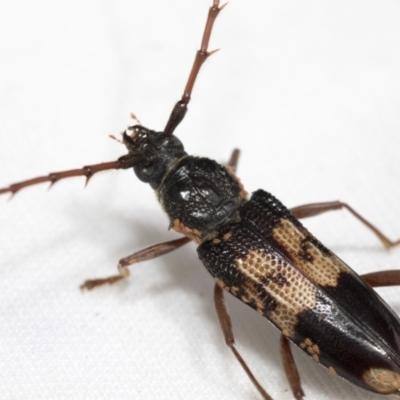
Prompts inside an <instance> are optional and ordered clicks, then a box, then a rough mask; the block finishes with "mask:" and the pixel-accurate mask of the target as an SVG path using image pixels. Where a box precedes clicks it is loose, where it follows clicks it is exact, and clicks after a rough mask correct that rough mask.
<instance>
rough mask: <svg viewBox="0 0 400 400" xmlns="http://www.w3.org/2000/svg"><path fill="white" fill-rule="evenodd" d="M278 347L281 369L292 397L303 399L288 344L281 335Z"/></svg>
mask: <svg viewBox="0 0 400 400" xmlns="http://www.w3.org/2000/svg"><path fill="white" fill-rule="evenodd" d="M280 346H281V360H282V365H283V369H284V370H285V374H286V377H287V380H288V382H289V385H290V388H291V389H292V392H293V396H294V397H295V398H296V399H297V400H302V399H303V397H304V392H303V388H302V387H301V381H300V375H299V372H298V370H297V367H296V363H295V361H294V358H293V354H292V349H291V348H290V342H289V340H288V339H287V338H286V336H285V335H281V340H280Z"/></svg>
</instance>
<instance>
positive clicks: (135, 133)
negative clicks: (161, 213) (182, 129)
mask: <svg viewBox="0 0 400 400" xmlns="http://www.w3.org/2000/svg"><path fill="white" fill-rule="evenodd" d="M123 143H124V144H125V146H126V148H127V149H128V152H129V153H128V158H129V159H131V160H132V161H133V163H132V164H134V171H135V174H136V176H137V177H138V178H139V179H140V180H141V181H143V182H146V183H149V184H150V186H151V187H152V188H153V189H157V188H158V186H159V185H160V183H161V181H162V179H163V177H164V176H165V174H166V173H167V172H168V171H169V170H170V169H171V168H172V167H173V165H174V164H175V163H176V161H178V160H179V159H180V158H182V157H183V156H185V155H186V153H185V150H184V148H183V145H182V142H181V141H180V140H179V139H178V138H177V137H176V136H174V135H171V136H165V134H164V133H163V132H155V131H152V130H150V129H147V128H145V127H143V126H141V125H134V126H131V127H129V128H128V129H127V130H126V131H125V132H124V133H123Z"/></svg>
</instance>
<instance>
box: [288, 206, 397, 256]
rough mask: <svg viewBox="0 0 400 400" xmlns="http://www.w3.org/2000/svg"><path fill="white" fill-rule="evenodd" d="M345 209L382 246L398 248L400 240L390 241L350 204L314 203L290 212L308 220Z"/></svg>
mask: <svg viewBox="0 0 400 400" xmlns="http://www.w3.org/2000/svg"><path fill="white" fill-rule="evenodd" d="M343 208H345V209H346V210H348V211H349V212H350V213H351V214H352V215H353V216H354V217H356V218H357V219H358V220H359V221H360V222H362V223H363V224H364V225H365V226H366V227H367V228H368V229H370V230H371V231H372V232H373V233H374V234H375V235H376V236H377V237H378V239H379V240H380V241H381V242H382V244H383V245H384V246H385V247H386V248H387V249H390V248H391V247H394V246H397V245H399V244H400V239H398V240H396V241H394V242H392V241H391V240H389V239H388V238H387V237H386V236H385V235H384V234H383V233H382V232H381V231H380V230H379V229H377V228H375V226H374V225H372V224H371V223H370V222H368V221H367V220H366V219H365V218H364V217H362V216H361V215H360V214H359V213H358V212H357V211H355V210H354V209H353V208H351V207H350V206H349V205H348V204H346V203H342V202H341V201H330V202H326V203H313V204H306V205H303V206H298V207H294V208H291V209H290V212H291V213H292V214H293V215H294V216H295V217H296V218H308V217H314V216H315V215H319V214H323V213H324V212H327V211H334V210H341V209H343Z"/></svg>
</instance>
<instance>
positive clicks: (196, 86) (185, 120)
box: [185, 86, 197, 121]
mask: <svg viewBox="0 0 400 400" xmlns="http://www.w3.org/2000/svg"><path fill="white" fill-rule="evenodd" d="M196 87H197V86H196ZM185 121H186V120H185Z"/></svg>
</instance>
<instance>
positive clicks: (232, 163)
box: [226, 149, 240, 172]
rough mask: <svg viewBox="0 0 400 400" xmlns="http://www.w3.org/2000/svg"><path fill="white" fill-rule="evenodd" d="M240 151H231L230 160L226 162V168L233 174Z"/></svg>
mask: <svg viewBox="0 0 400 400" xmlns="http://www.w3.org/2000/svg"><path fill="white" fill-rule="evenodd" d="M239 155H240V150H238V149H235V150H233V151H232V154H231V158H230V159H229V161H228V162H227V164H226V166H227V167H229V168H230V169H231V170H232V171H233V172H236V168H237V165H238V161H239Z"/></svg>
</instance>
